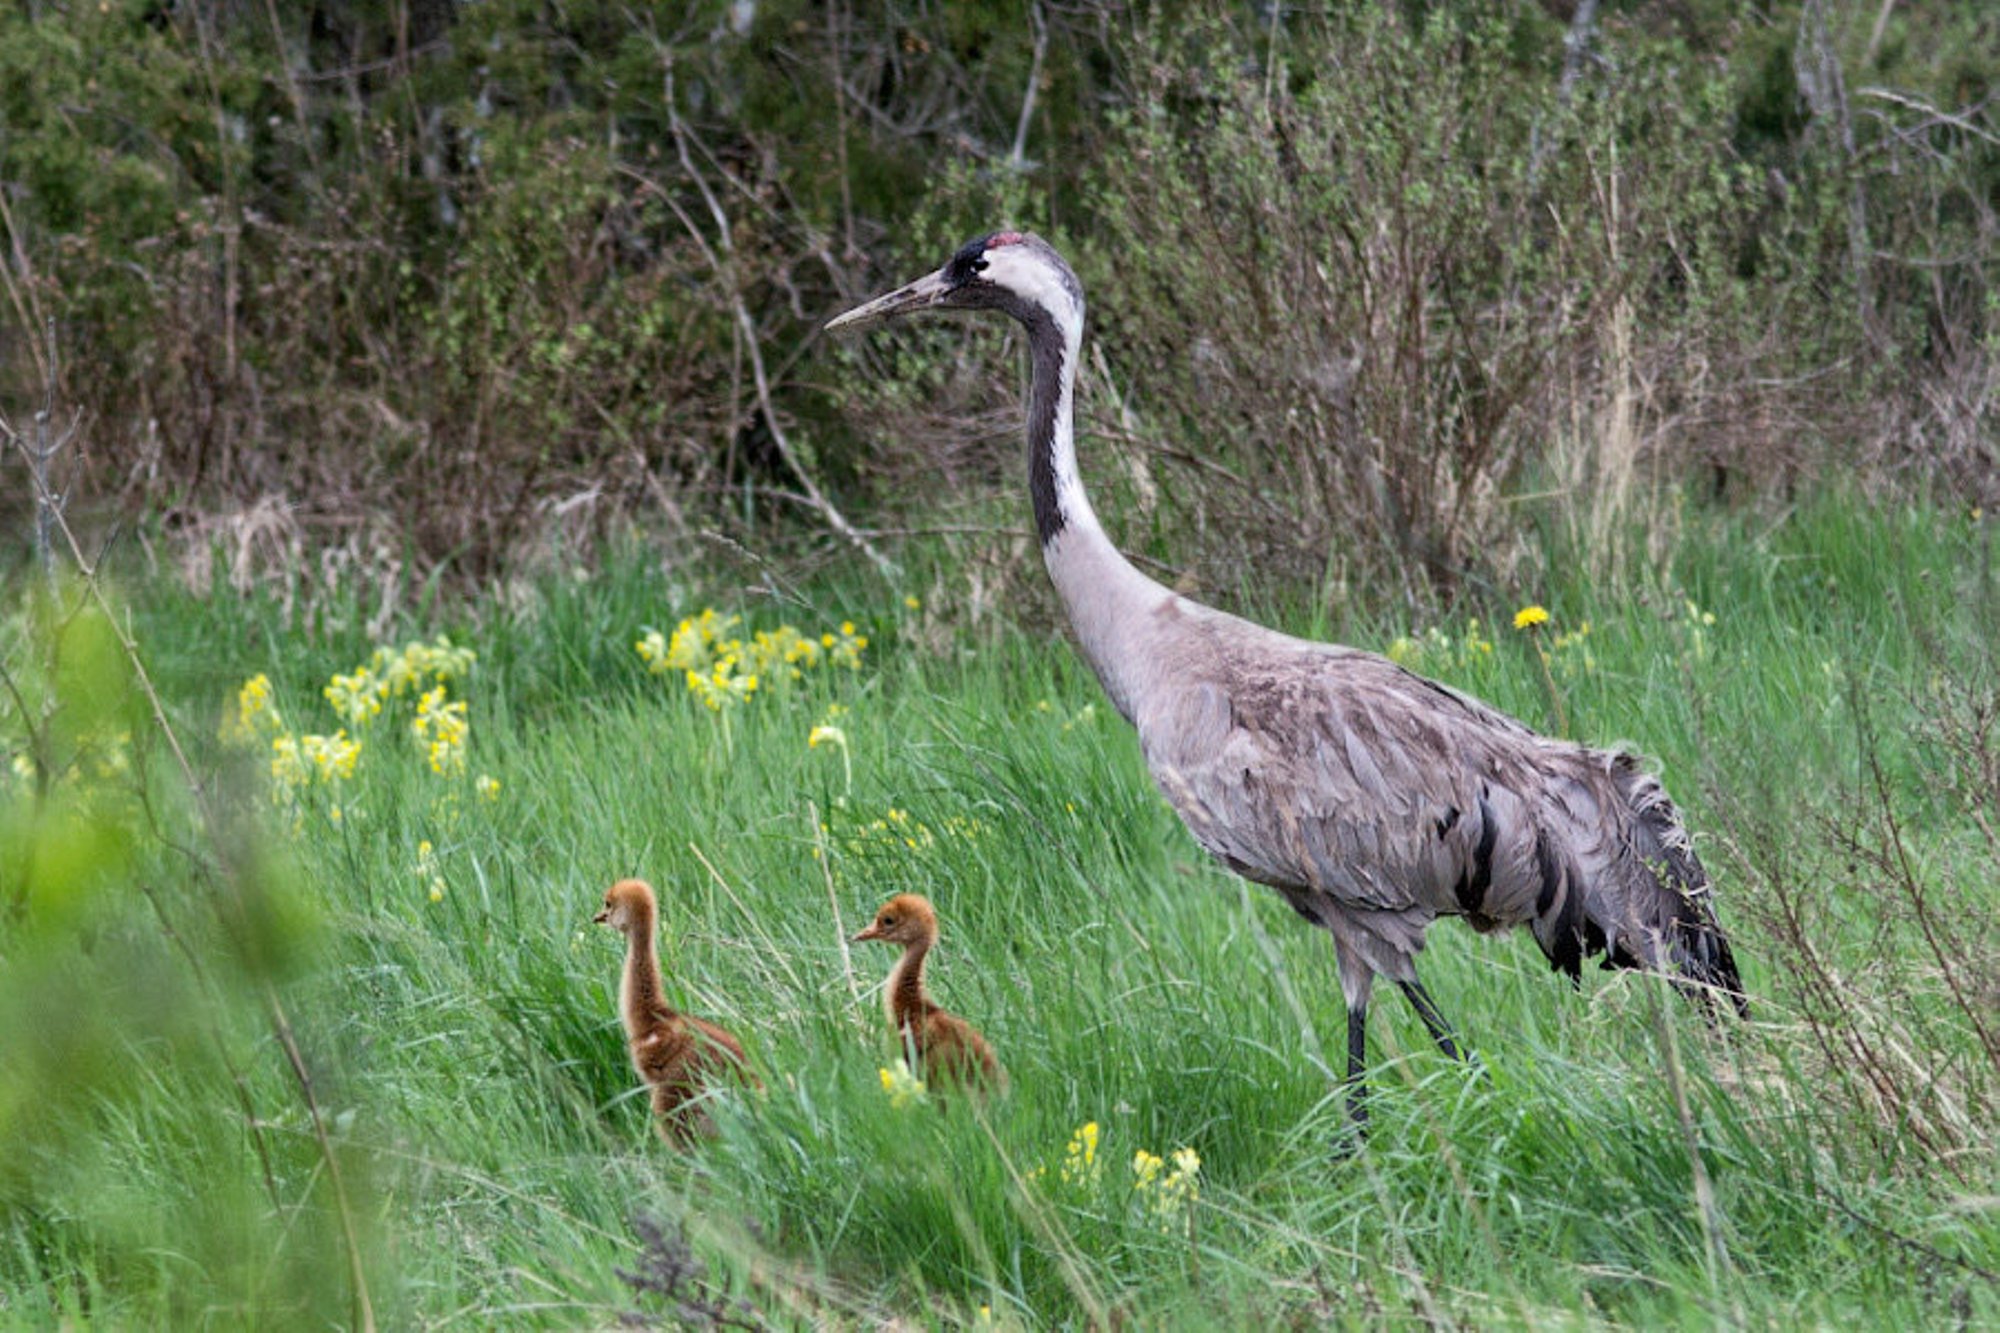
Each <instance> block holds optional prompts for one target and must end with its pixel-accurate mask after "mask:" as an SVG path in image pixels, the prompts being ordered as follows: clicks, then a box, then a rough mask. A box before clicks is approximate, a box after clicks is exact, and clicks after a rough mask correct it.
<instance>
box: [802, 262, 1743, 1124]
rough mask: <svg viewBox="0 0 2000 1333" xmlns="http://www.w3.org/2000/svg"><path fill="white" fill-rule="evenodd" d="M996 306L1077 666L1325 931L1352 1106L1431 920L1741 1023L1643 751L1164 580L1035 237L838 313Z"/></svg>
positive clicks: (1442, 1026)
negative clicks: (1080, 462) (1134, 528)
mask: <svg viewBox="0 0 2000 1333" xmlns="http://www.w3.org/2000/svg"><path fill="white" fill-rule="evenodd" d="M950 310H997V311H999V312H1001V313H1002V314H1005V315H1009V316H1011V317H1013V318H1014V319H1015V320H1017V321H1019V322H1020V324H1021V325H1022V326H1023V328H1025V329H1026V331H1027V343H1028V355H1029V363H1030V379H1029V385H1028V403H1027V434H1028V493H1029V497H1030V499H1031V500H1032V502H1033V504H1034V512H1035V530H1036V533H1037V534H1038V535H1039V537H1040V539H1041V546H1042V559H1043V562H1044V563H1045V564H1046V566H1047V568H1048V573H1049V578H1050V581H1051V582H1053V583H1054V585H1055V589H1056V593H1057V595H1058V597H1060V598H1061V600H1062V604H1063V608H1064V610H1065V611H1066V612H1067V613H1068V615H1069V621H1070V626H1071V628H1072V630H1073V631H1074V632H1075V635H1076V640H1077V643H1078V645H1079V647H1080V648H1081V650H1082V653H1083V656H1084V659H1085V660H1086V661H1088V662H1089V663H1090V666H1091V669H1092V670H1093V671H1095V672H1096V673H1097V678H1098V680H1099V681H1100V682H1101V683H1102V684H1103V686H1104V692H1105V693H1106V694H1107V695H1109V696H1110V699H1111V702H1112V703H1113V704H1114V705H1115V706H1116V707H1117V709H1118V711H1119V713H1120V714H1122V715H1123V716H1124V718H1125V720H1126V721H1128V722H1130V723H1131V724H1132V725H1133V727H1135V728H1136V729H1137V730H1138V733H1139V744H1140V748H1141V750H1142V751H1143V752H1144V754H1145V757H1146V766H1147V767H1148V768H1149V769H1150V770H1151V771H1152V774H1153V779H1154V781H1156V782H1157V783H1158V784H1159V787H1160V790H1161V792H1163V793H1164V794H1165V796H1166V798H1167V800H1168V802H1169V803H1170V804H1172V806H1173V808H1174V810H1175V811H1176V812H1177V813H1178V814H1179V815H1180V817H1181V820H1182V821H1183V822H1184V823H1185V824H1186V825H1187V827H1188V831H1189V832H1191V833H1192V834H1193V835H1194V837H1195V840H1196V841H1197V842H1199V843H1200V844H1201V845H1202V847H1203V848H1205V849H1206V850H1207V851H1208V852H1209V854H1210V855H1212V856H1214V857H1215V858H1216V859H1217V860H1218V861H1220V862H1222V864H1224V865H1225V866H1227V867H1229V868H1230V869H1231V870H1233V871H1235V872H1236V873H1237V874H1239V875H1242V876H1244V877H1246V878H1248V879H1251V880H1255V881H1256V882H1258V883H1260V884H1266V885H1269V886H1270V887H1271V888H1273V889H1276V890H1277V891H1278V892H1279V893H1280V894H1282V895H1283V896H1284V898H1285V900H1286V901H1287V902H1288V903H1290V904H1291V905H1292V907H1293V909H1294V910H1295V911H1297V912H1298V914H1299V915H1300V916H1302V917H1304V918H1306V920H1308V921H1310V922H1312V923H1314V924H1315V925H1318V926H1321V927H1323V928H1324V929H1325V930H1326V931H1327V932H1328V933H1329V934H1331V935H1332V936H1333V943H1334V949H1335V953H1336V957H1337V959H1338V962H1339V968H1340V983H1341V989H1342V992H1343V994H1344V996H1345V999H1346V1001H1347V1077H1348V1111H1349V1114H1350V1115H1351V1117H1352V1118H1353V1119H1354V1121H1355V1122H1356V1123H1357V1124H1365V1123H1366V1120H1367V1108H1366V1103H1365V1101H1364V1087H1363V1074H1364V1071H1365V1066H1366V1039H1367V1021H1368V999H1369V994H1370V991H1371V990H1372V988H1373V985H1374V981H1375V978H1376V977H1377V976H1382V977H1387V978H1389V979H1391V980H1393V981H1394V982H1395V983H1396V984H1397V985H1398V986H1399V987H1400V988H1401V989H1402V992H1403V994H1404V995H1405V996H1407V997H1408V999H1409V1001H1410V1003H1411V1005H1412V1006H1413V1007H1414V1008H1415V1009H1416V1011H1417V1015H1418V1016H1419V1017H1420V1018H1421V1019H1422V1020H1423V1023H1424V1026H1425V1027H1426V1028H1427V1029H1428V1030H1429V1032H1430V1034H1431V1037H1432V1039H1433V1040H1434V1041H1436V1042H1437V1044H1438V1046H1439V1048H1440V1049H1442V1050H1443V1051H1444V1052H1445V1054H1446V1055H1448V1056H1451V1057H1453V1058H1458V1056H1459V1051H1458V1047H1457V1045H1456V1043H1455V1042H1454V1041H1453V1038H1452V1034H1451V1029H1450V1027H1449V1025H1448V1024H1447V1023H1446V1022H1445V1020H1444V1018H1443V1016H1442V1015H1441V1014H1440V1013H1439V1011H1438V1007H1437V1005H1436V1004H1435V1003H1434V1002H1433V1001H1432V1000H1431V997H1430V995H1429V993H1428V992H1427V991H1426V990H1425V989H1424V987H1423V984H1422V983H1421V982H1420V981H1418V979H1417V968H1416V955H1417V953H1418V951H1419V950H1421V949H1422V948H1423V943H1424V932H1425V930H1426V929H1427V928H1428V927H1429V925H1430V923H1431V922H1432V921H1433V920H1435V919H1436V918H1438V917H1440V916H1462V917H1464V918H1465V919H1466V920H1467V921H1468V922H1470V923H1471V924H1472V926H1473V928H1474V929H1475V930H1479V931H1482V932H1486V931H1494V930H1499V929H1502V928H1505V927H1512V926H1526V927H1527V928H1528V929H1529V930H1530V931H1531V932H1533V934H1534V937H1535V941H1536V943H1538V944H1539V945H1541V948H1542V951H1543V953H1544V954H1546V955H1547V956H1548V959H1549V963H1550V965H1551V967H1553V968H1554V969H1556V970H1558V971H1561V972H1564V973H1567V974H1568V975H1569V977H1570V978H1571V980H1572V981H1578V980H1579V979H1580V973H1581V967H1582V962H1583V959H1584V957H1585V956H1586V955H1595V954H1603V955H1605V956H1606V959H1607V963H1606V965H1607V966H1612V967H1626V968H1645V969H1650V970H1653V971H1658V972H1664V973H1667V974H1669V975H1671V976H1672V977H1673V978H1674V979H1675V982H1676V984H1677V985H1678V986H1679V987H1680V988H1681V989H1682V990H1683V991H1685V992H1687V993H1689V994H1691V995H1693V996H1695V997H1696V998H1697V999H1698V1000H1700V1001H1701V1002H1702V1003H1703V1004H1704V1006H1705V1007H1710V1006H1711V1005H1712V999H1713V997H1715V996H1718V995H1719V996H1722V997H1726V998H1727V999H1728V1000H1729V1002H1730V1003H1731V1004H1733V1005H1734V1006H1735V1007H1736V1009H1737V1011H1738V1012H1740V1013H1747V1012H1748V1006H1747V1003H1746V1001H1745V998H1744V994H1743V986H1742V981H1741V980H1740V978H1739V977H1738V974H1737V971H1736V962H1735V959H1734V958H1733V957H1731V955H1730V951H1729V942H1728V940H1727V939H1725V938H1724V936H1723V933H1722V930H1721V928H1720V927H1719V926H1718V925H1717V924H1716V920H1715V917H1714V914H1713V912H1712V911H1711V909H1710V905H1709V897H1710V885H1709V879H1708V875H1707V873H1706V872H1705V871H1703V869H1702V866H1701V862H1700V861H1699V860H1698V859H1697V858H1696V856H1695V852H1694V847H1693V846H1692V844H1691V843H1690V842H1689V839H1688V834H1687V830H1686V828H1685V827H1684V826H1683V825H1682V823H1681V819H1680V815H1679V814H1678V812H1677V811H1676V810H1675V808H1674V805H1673V802H1672V801H1671V800H1669V799H1668V797H1667V793H1666V791H1665V790H1664V789H1663V788H1662V787H1661V785H1660V783H1659V781H1658V780H1657V779H1656V778H1654V777H1653V776H1652V775H1651V774H1650V773H1648V772H1646V771H1645V770H1644V769H1642V768H1641V767H1640V765H1639V763H1638V761H1637V760H1636V759H1635V758H1633V756H1631V755H1629V754H1624V753H1620V752H1617V751H1613V750H1603V749H1596V748H1592V747H1590V746H1585V745H1579V744H1576V743H1574V742H1571V741H1566V740H1558V739H1555V738H1552V737H1548V736H1543V735H1540V734H1538V733H1537V732H1535V731H1533V730H1531V729H1530V728H1529V727H1527V726H1526V725H1524V724H1522V723H1521V722H1518V721H1516V720H1515V719H1513V718H1511V717H1508V716H1507V715H1506V714H1504V713H1501V712H1499V711H1498V710H1496V709H1493V708H1491V707H1489V706H1487V705H1486V704H1484V703H1481V702H1480V701H1479V700H1477V699H1474V698H1471V697H1469V696H1467V695H1465V694H1461V693H1459V692H1458V691H1457V690H1453V689H1450V688H1448V687H1446V686H1444V685H1440V684H1438V683H1437V682H1435V681H1431V680H1426V679H1424V678H1423V677H1422V676H1418V675H1416V674H1414V673H1412V672H1410V671H1406V670H1404V669H1403V668H1402V667H1400V666H1398V665H1396V664H1395V663H1394V662H1391V661H1389V660H1388V659H1387V658H1384V657H1379V656H1377V655H1376V654H1374V653H1369V652H1362V651H1359V650H1357V649H1353V648H1346V647H1341V646H1339V645H1336V644H1330V643H1317V642H1312V641H1310V640H1305V639H1298V638H1293V637H1291V636H1290V635H1286V634H1280V633H1278V632H1277V631H1276V630H1272V629H1268V628H1266V627H1265V626H1262V625H1258V624H1255V623H1253V622H1251V621H1248V620H1244V619H1241V618H1240V617H1237V616H1233V615H1230V614H1228V613H1226V612H1223V611H1218V610H1216V609H1214V608H1213V607H1207V606H1203V605H1201V604H1199V603H1197V602H1194V601H1191V600H1189V599H1188V598H1186V597H1183V596H1181V595H1179V594H1178V593H1175V592H1174V591H1172V590H1171V589H1168V588H1165V587H1163V586H1161V585H1160V584H1158V583H1156V582H1154V581H1153V580H1152V579H1150V578H1147V577H1146V576H1145V575H1144V574H1142V573H1140V572H1139V571H1138V570H1137V569H1136V568H1134V567H1133V565H1132V563H1131V562H1130V561H1128V560H1127V559H1125V557H1124V556H1123V555H1122V554H1121V553H1120V552H1119V550H1118V548H1117V547H1116V546H1115V545H1113V544H1112V542H1111V540H1110V538H1109V537H1108V536H1106V535H1105V532H1104V528H1103V527H1102V525H1101V524H1100V523H1099V522H1098V519H1097V515H1096V513H1095V512H1094V511H1093V510H1092V509H1091V506H1090V501H1089V499H1088V498H1087V497H1086V495H1085V494H1084V489H1083V481H1082V479H1081V477H1080V476H1079V475H1078V473H1077V466H1076V437H1075V411H1074V408H1075V386H1076V367H1077V361H1078V354H1079V352H1080V350H1081V348H1082V344H1083V313H1084V305H1083V288H1082V286H1081V285H1080V284H1079V283H1078V282H1077V279H1076V274H1075V273H1074V272H1072V271H1071V269H1070V267H1069V265H1068V264H1067V263H1065V262H1064V260H1063V258H1062V256H1061V255H1059V254H1057V253H1056V251H1055V249H1054V248H1053V247H1051V246H1050V245H1049V244H1048V243H1047V242H1046V241H1044V240H1042V239H1041V238H1040V237H1038V236H1034V235H1031V234H1027V233H1023V232H1017V231H1001V232H995V233H993V234H992V235H989V236H982V237H980V238H978V239H976V240H973V241H971V242H968V243H967V244H966V245H965V246H964V247H963V248H961V249H960V250H959V251H958V253H956V254H954V255H953V256H952V257H951V259H950V261H949V262H948V263H946V264H945V266H944V267H943V268H941V269H939V270H937V271H936V272H935V273H931V274H928V275H926V276H924V277H921V278H918V279H917V280H916V281H915V282H912V283H910V284H908V285H907V286H904V287H901V288H899V289H897V290H896V291H893V292H890V293H888V294H887V295H885V296H881V297H878V298H876V299H875V300H873V301H870V302H868V303H867V304H865V305H862V306H859V307H857V308H855V309H853V310H850V311H848V312H847V313H846V314H844V315H841V316H839V317H838V318H836V319H834V320H832V321H831V322H829V324H828V325H827V327H828V328H829V329H833V328H854V327H860V326H864V325H868V324H873V323H876V322H878V321H881V320H886V319H892V318H896V317H899V316H904V315H910V314H916V313H919V312H922V311H950Z"/></svg>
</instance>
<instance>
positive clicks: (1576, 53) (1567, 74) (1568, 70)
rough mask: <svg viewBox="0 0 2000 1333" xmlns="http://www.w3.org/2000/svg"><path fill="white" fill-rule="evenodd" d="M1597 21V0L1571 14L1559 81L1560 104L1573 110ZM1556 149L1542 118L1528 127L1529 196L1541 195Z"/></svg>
mask: <svg viewBox="0 0 2000 1333" xmlns="http://www.w3.org/2000/svg"><path fill="white" fill-rule="evenodd" d="M1596 23H1597V0H1579V3H1578V5H1577V7H1576V13H1575V14H1573V15H1572V16H1571V17H1570V21H1569V31H1568V32H1565V33H1564V34H1563V67H1562V77H1561V78H1560V79H1559V80H1558V81H1557V83H1556V107H1557V109H1558V110H1561V111H1567V110H1569V104H1570V101H1571V99H1572V98H1574V97H1575V96H1576V81H1577V79H1579V78H1580V77H1582V75H1583V64H1584V60H1585V59H1586V58H1587V57H1588V56H1589V55H1590V39H1591V35H1592V34H1591V30H1592V28H1594V27H1595V26H1596ZM1554 151H1555V136H1554V135H1552V134H1551V135H1546V136H1545V135H1544V134H1543V133H1542V126H1541V122H1540V121H1536V123H1535V126H1534V128H1533V129H1531V130H1530V131H1528V197H1529V198H1531V199H1533V198H1537V197H1539V194H1540V187H1541V179H1542V168H1543V167H1545V166H1546V165H1547V164H1548V159H1549V154H1550V153H1552V152H1554Z"/></svg>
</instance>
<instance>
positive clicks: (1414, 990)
mask: <svg viewBox="0 0 2000 1333" xmlns="http://www.w3.org/2000/svg"><path fill="white" fill-rule="evenodd" d="M1396 984H1397V985H1398V986H1400V987H1402V988H1403V994H1404V995H1406V996H1408V997H1409V1000H1410V1007H1411V1008H1412V1009H1414V1010H1416V1011H1417V1017H1418V1018H1421V1019H1423V1020H1424V1027H1425V1028H1427V1029H1429V1031H1430V1034H1431V1040H1432V1041H1434V1042H1436V1043H1437V1045H1438V1049H1439V1050H1441V1051H1443V1052H1444V1053H1445V1054H1446V1055H1448V1056H1450V1057H1451V1058H1452V1059H1454V1060H1463V1059H1465V1052H1463V1051H1461V1050H1459V1049H1458V1043H1457V1041H1455V1040H1454V1039H1453V1038H1452V1035H1451V1024H1449V1023H1447V1022H1445V1021H1444V1015H1443V1014H1441V1013H1439V1012H1438V1007H1437V1001H1436V1000H1433V999H1432V998H1431V993H1430V992H1429V991H1427V990H1425V989H1424V983H1423V982H1421V981H1418V980H1416V979H1414V978H1412V979H1411V980H1409V981H1399V982H1397V983H1396ZM1349 1040H1350V1041H1351V1040H1352V1037H1351V1036H1350V1038H1349Z"/></svg>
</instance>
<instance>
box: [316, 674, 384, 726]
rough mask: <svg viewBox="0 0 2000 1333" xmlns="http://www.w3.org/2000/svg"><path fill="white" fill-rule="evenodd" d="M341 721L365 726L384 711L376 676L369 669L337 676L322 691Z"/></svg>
mask: <svg viewBox="0 0 2000 1333" xmlns="http://www.w3.org/2000/svg"><path fill="white" fill-rule="evenodd" d="M321 693H322V694H324V695H325V696H326V701H327V702H328V703H330V704H332V705H333V711H334V712H335V713H336V714H338V715H339V717H340V719H341V721H343V722H349V723H352V724H353V725H355V726H363V725H365V724H367V723H368V722H370V721H373V720H374V718H375V717H376V715H377V714H379V713H380V712H381V711H382V694H381V692H380V691H379V690H377V689H376V681H375V675H374V673H373V672H371V671H370V670H369V669H368V668H367V667H360V668H357V669H356V670H355V671H354V672H353V673H352V674H350V675H345V676H335V677H334V678H333V680H332V681H331V682H329V683H328V685H327V687H326V688H325V689H324V690H322V691H321Z"/></svg>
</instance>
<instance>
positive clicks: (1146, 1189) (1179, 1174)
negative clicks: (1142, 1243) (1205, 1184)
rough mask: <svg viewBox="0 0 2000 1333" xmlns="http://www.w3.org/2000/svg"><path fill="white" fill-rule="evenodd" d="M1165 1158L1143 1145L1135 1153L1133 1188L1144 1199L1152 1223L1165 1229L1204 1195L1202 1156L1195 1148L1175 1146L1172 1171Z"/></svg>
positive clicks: (1133, 1157)
mask: <svg viewBox="0 0 2000 1333" xmlns="http://www.w3.org/2000/svg"><path fill="white" fill-rule="evenodd" d="M1166 1166H1167V1163H1166V1161H1165V1160H1164V1159H1162V1158H1160V1157H1156V1156H1155V1155H1153V1154H1152V1153H1149V1152H1147V1151H1146V1150H1145V1149H1144V1148H1141V1149H1139V1151H1138V1152H1136V1153H1134V1154H1133V1156H1132V1189H1133V1192H1134V1193H1136V1194H1137V1195H1138V1196H1139V1197H1140V1198H1141V1199H1143V1200H1144V1201H1145V1205H1146V1211H1147V1212H1148V1213H1149V1214H1150V1215H1151V1217H1152V1222H1153V1225H1154V1226H1156V1227H1159V1228H1161V1229H1162V1230H1165V1229H1167V1228H1170V1227H1172V1226H1174V1225H1175V1224H1176V1223H1177V1221H1178V1220H1179V1218H1180V1216H1181V1212H1182V1210H1183V1209H1184V1208H1187V1207H1188V1206H1190V1205H1192V1204H1193V1203H1194V1202H1195V1201H1196V1200H1197V1199H1199V1198H1200V1197H1201V1155H1200V1154H1199V1153H1197V1152H1196V1151H1195V1150H1194V1149H1192V1148H1176V1149H1175V1150H1174V1155H1173V1168H1174V1169H1173V1170H1171V1171H1168V1170H1166Z"/></svg>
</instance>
